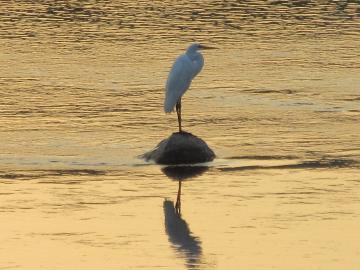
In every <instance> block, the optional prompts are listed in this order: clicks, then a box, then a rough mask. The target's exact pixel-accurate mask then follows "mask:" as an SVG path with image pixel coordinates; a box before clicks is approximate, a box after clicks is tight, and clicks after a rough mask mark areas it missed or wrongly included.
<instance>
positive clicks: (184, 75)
mask: <svg viewBox="0 0 360 270" xmlns="http://www.w3.org/2000/svg"><path fill="white" fill-rule="evenodd" d="M203 49H215V48H212V47H208V46H204V45H202V44H199V43H194V44H191V45H190V46H189V47H188V48H187V50H186V52H185V53H184V54H182V55H180V56H179V57H178V58H177V59H176V60H175V62H174V64H173V66H172V68H171V70H170V73H169V76H168V79H167V82H166V87H165V90H166V94H165V102H164V111H165V112H166V113H170V112H172V111H173V110H174V107H175V106H176V113H177V116H178V122H179V132H181V97H182V96H183V95H184V93H185V92H186V90H188V89H189V87H190V84H191V81H192V80H193V79H194V78H195V76H196V75H197V74H199V72H200V71H201V69H202V68H203V66H204V57H203V56H202V54H201V53H200V52H199V50H203Z"/></svg>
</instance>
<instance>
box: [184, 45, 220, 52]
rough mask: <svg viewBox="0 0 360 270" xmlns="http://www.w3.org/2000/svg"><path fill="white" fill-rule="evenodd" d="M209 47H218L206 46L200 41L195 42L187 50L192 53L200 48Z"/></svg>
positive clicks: (207, 48) (206, 48)
mask: <svg viewBox="0 0 360 270" xmlns="http://www.w3.org/2000/svg"><path fill="white" fill-rule="evenodd" d="M209 49H216V48H214V47H209V46H205V45H202V44H200V43H193V44H191V45H190V46H189V47H188V48H187V52H190V53H191V52H196V51H198V50H209Z"/></svg>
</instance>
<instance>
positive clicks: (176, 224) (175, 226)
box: [162, 166, 208, 269]
mask: <svg viewBox="0 0 360 270" xmlns="http://www.w3.org/2000/svg"><path fill="white" fill-rule="evenodd" d="M207 170H208V167H205V166H201V167H200V166H169V167H165V168H163V169H162V171H163V173H164V174H165V175H167V176H168V177H169V178H171V179H173V180H177V181H179V186H178V193H177V198H176V204H175V205H174V202H173V201H171V200H168V199H165V201H164V204H163V206H164V215H165V230H166V233H167V235H168V237H169V241H170V242H171V243H172V245H173V246H174V248H175V250H176V251H177V252H178V253H180V254H181V255H182V256H184V258H185V259H186V266H187V268H188V269H199V267H200V266H201V264H202V262H201V261H202V260H201V258H202V248H201V241H200V239H199V238H198V237H196V236H194V235H193V234H192V233H191V231H190V229H189V225H188V224H187V222H186V221H185V220H184V219H183V218H182V217H181V183H182V181H184V180H186V179H188V178H193V177H196V176H199V175H201V174H202V173H204V172H205V171H207Z"/></svg>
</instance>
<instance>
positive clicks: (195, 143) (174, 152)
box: [143, 131, 215, 165]
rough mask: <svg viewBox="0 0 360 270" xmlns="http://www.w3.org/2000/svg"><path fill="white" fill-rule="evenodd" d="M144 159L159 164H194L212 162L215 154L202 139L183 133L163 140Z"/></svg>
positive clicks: (177, 133)
mask: <svg viewBox="0 0 360 270" xmlns="http://www.w3.org/2000/svg"><path fill="white" fill-rule="evenodd" d="M143 158H145V160H146V161H149V160H153V161H155V162H156V163H158V164H172V165H173V164H194V163H202V162H209V161H212V160H213V159H214V158H215V154H214V152H213V151H212V150H211V149H210V148H209V146H208V145H207V144H206V142H204V141H203V140H202V139H200V138H198V137H196V136H194V135H192V134H191V133H188V132H184V131H183V132H176V133H173V134H171V136H170V137H169V138H167V139H165V140H162V141H161V142H160V143H159V144H158V145H157V146H156V147H155V149H154V150H152V151H150V152H147V153H145V154H144V155H143Z"/></svg>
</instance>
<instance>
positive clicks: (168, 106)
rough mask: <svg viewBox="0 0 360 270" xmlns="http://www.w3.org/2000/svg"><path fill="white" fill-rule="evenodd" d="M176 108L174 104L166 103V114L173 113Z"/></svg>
mask: <svg viewBox="0 0 360 270" xmlns="http://www.w3.org/2000/svg"><path fill="white" fill-rule="evenodd" d="M174 107H175V105H172V104H168V103H166V102H165V103H164V112H166V113H171V112H173V111H174Z"/></svg>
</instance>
